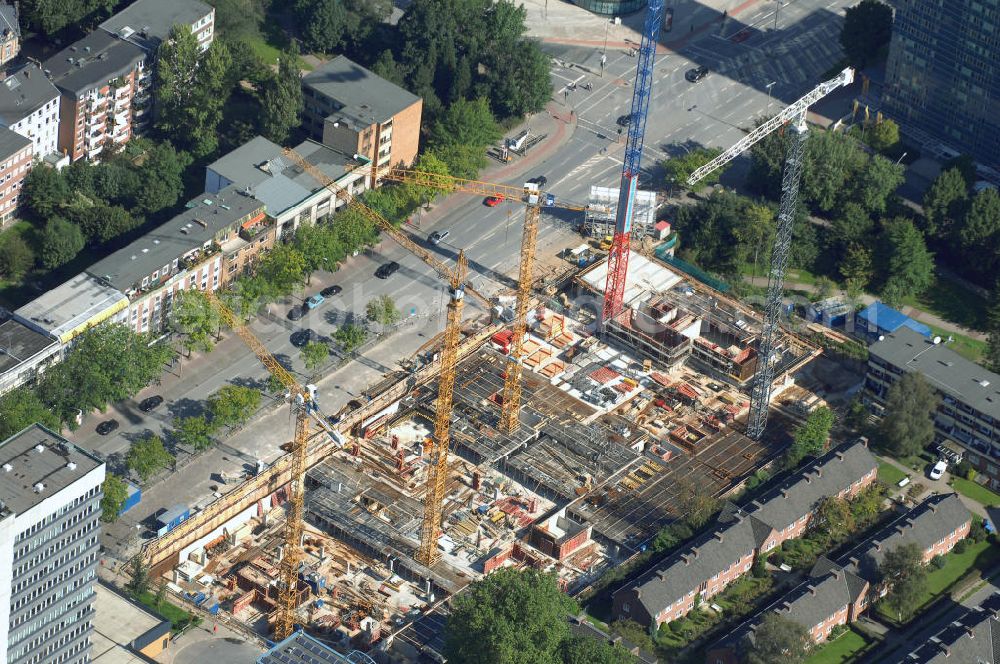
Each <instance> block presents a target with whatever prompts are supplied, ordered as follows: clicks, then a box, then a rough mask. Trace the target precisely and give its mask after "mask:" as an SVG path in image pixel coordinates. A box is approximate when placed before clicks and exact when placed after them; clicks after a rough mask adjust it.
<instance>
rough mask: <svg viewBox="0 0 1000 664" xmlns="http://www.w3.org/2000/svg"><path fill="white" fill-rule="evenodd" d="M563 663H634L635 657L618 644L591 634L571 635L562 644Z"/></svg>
mask: <svg viewBox="0 0 1000 664" xmlns="http://www.w3.org/2000/svg"><path fill="white" fill-rule="evenodd" d="M560 650H561V659H560V660H557V661H561V662H562V663H563V664H632V663H633V662H635V657H633V656H632V654H631V653H630V652H629V651H627V650H625V649H624V648H622V647H621V646H620V645H618V644H611V643H608V642H607V641H604V640H601V639H594V638H591V637H589V636H571V637H569V638H568V639H566V640H565V641H563V642H562V645H561V646H560Z"/></svg>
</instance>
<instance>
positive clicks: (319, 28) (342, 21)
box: [294, 0, 350, 53]
mask: <svg viewBox="0 0 1000 664" xmlns="http://www.w3.org/2000/svg"><path fill="white" fill-rule="evenodd" d="M294 7H295V15H296V18H297V19H298V24H299V25H300V26H302V39H303V43H304V44H305V47H306V48H307V49H309V50H310V51H319V52H321V53H333V52H335V51H337V50H339V49H340V47H341V46H343V45H344V38H345V36H346V33H347V30H348V29H349V25H348V22H349V18H350V17H349V16H348V12H347V8H346V7H345V6H344V3H343V2H341V0H298V2H296V3H295V5H294Z"/></svg>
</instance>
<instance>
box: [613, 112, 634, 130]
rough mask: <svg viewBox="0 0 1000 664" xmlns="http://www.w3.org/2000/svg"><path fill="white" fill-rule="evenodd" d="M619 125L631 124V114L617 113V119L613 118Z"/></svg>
mask: <svg viewBox="0 0 1000 664" xmlns="http://www.w3.org/2000/svg"><path fill="white" fill-rule="evenodd" d="M615 122H616V123H617V124H618V126H619V127H627V126H629V125H630V124H632V114H631V113H628V114H626V115H619V116H618V119H617V120H615Z"/></svg>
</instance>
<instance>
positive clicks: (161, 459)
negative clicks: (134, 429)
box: [125, 434, 174, 482]
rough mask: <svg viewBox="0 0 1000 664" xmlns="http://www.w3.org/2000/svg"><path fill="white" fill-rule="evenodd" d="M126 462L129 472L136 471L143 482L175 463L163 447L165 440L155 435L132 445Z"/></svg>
mask: <svg viewBox="0 0 1000 664" xmlns="http://www.w3.org/2000/svg"><path fill="white" fill-rule="evenodd" d="M125 460H126V463H127V464H128V468H129V470H133V471H135V472H136V473H137V474H138V475H139V477H140V478H142V481H143V482H145V481H146V480H148V479H149V478H150V477H152V476H153V475H155V474H156V473H157V472H158V471H160V470H163V469H164V468H167V467H168V466H171V465H173V463H174V457H173V455H172V454H170V452H168V451H167V449H166V448H165V447H164V446H163V440H162V439H161V438H160V437H159V436H154V435H153V434H148V435H146V436H144V437H143V438H140V439H139V440H137V441H135V442H134V443H132V447H130V448H129V451H128V454H127V455H126V458H125Z"/></svg>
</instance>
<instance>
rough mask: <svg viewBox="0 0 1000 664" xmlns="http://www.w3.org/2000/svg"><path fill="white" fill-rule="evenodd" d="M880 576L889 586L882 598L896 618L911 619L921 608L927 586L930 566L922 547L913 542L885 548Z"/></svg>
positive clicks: (880, 566)
mask: <svg viewBox="0 0 1000 664" xmlns="http://www.w3.org/2000/svg"><path fill="white" fill-rule="evenodd" d="M879 577H880V580H881V582H882V583H884V584H886V585H887V586H888V588H889V593H888V594H887V595H886V596H885V599H883V601H884V602H885V604H886V606H887V607H888V608H889V609H890V610H891V611H892V612H893V613H895V614H896V619H897V620H907V619H909V618H910V616H912V615H913V614H914V613H915V612H916V610H917V609H918V608H920V601H921V599H922V598H923V596H924V591H925V590H926V588H927V567H926V566H925V565H924V556H923V551H921V549H920V546H919V545H918V544H914V543H912V542H910V543H907V544H900V545H899V546H897V547H896V548H894V549H889V550H888V551H886V552H885V557H884V558H883V559H882V563H881V564H880V565H879Z"/></svg>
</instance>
